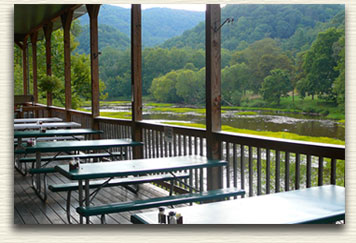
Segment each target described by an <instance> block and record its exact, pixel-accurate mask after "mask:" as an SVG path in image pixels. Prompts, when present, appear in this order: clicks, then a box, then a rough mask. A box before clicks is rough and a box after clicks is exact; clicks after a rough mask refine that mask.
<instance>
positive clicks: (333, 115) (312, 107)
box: [79, 96, 345, 145]
mask: <svg viewBox="0 0 356 243" xmlns="http://www.w3.org/2000/svg"><path fill="white" fill-rule="evenodd" d="M260 101H261V100H260ZM260 101H258V100H257V101H256V100H254V101H253V102H251V103H250V104H249V105H253V104H261V102H260ZM118 104H122V105H127V104H130V101H100V106H110V105H118ZM86 105H87V106H90V103H88V104H86ZM143 108H144V110H145V111H153V112H172V113H177V114H180V115H183V114H184V113H189V112H194V113H197V114H199V115H202V116H203V115H205V108H202V107H197V108H192V107H189V108H188V107H177V105H176V104H167V103H154V102H148V103H145V104H144V107H143ZM221 108H222V111H221V112H222V113H224V112H226V111H229V110H237V111H239V112H238V114H239V115H256V114H258V113H257V111H264V112H271V113H275V112H278V113H280V112H282V113H302V112H304V113H313V114H316V113H317V114H319V115H323V116H325V117H326V118H329V119H335V120H338V122H341V123H344V124H345V114H344V112H343V111H341V110H340V108H338V107H335V106H333V105H331V104H328V103H325V102H322V101H320V100H318V99H314V100H312V99H311V97H306V98H305V99H301V98H299V97H298V96H296V97H295V100H294V102H293V101H292V97H286V98H282V99H281V104H280V106H279V107H254V106H222V107H221ZM79 110H82V111H88V110H85V109H79ZM100 115H101V116H105V117H111V118H118V119H131V112H100ZM166 124H172V125H179V126H190V127H197V128H205V125H204V124H192V123H174V122H166ZM222 130H223V131H227V132H234V133H244V134H252V135H259V136H267V137H275V138H284V139H292V140H302V141H310V142H320V143H330V144H340V145H344V144H345V141H342V140H338V139H333V138H327V137H311V136H301V135H298V134H294V133H289V132H269V131H254V130H247V129H238V128H234V127H230V126H226V125H223V126H222Z"/></svg>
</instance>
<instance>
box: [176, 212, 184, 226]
mask: <svg viewBox="0 0 356 243" xmlns="http://www.w3.org/2000/svg"><path fill="white" fill-rule="evenodd" d="M176 218H177V224H183V216H182V215H181V214H180V213H177V214H176Z"/></svg>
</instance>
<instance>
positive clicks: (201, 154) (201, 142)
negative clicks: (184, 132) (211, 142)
mask: <svg viewBox="0 0 356 243" xmlns="http://www.w3.org/2000/svg"><path fill="white" fill-rule="evenodd" d="M199 142H200V144H199V145H200V146H199V147H200V156H203V155H204V150H203V146H204V139H203V137H200V139H199Z"/></svg>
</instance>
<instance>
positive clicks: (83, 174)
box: [55, 155, 227, 223]
mask: <svg viewBox="0 0 356 243" xmlns="http://www.w3.org/2000/svg"><path fill="white" fill-rule="evenodd" d="M226 165H227V162H226V161H224V160H208V159H207V158H206V157H205V156H199V155H190V156H178V157H168V158H153V159H137V160H125V161H117V162H115V161H113V162H105V163H90V164H81V165H80V168H79V170H72V171H71V170H69V166H68V165H57V166H55V170H56V171H58V172H59V173H61V174H62V175H64V176H65V177H67V178H68V179H70V180H77V181H78V187H79V207H82V206H83V201H85V206H86V207H88V206H89V200H90V199H89V195H90V193H89V184H90V180H92V179H103V178H109V180H111V179H112V178H114V177H123V176H141V175H145V174H151V173H174V172H176V171H181V170H189V171H191V170H192V169H199V168H211V167H220V166H226ZM190 183H191V181H190ZM83 199H84V200H83ZM80 222H81V223H83V217H80ZM88 222H89V218H88V217H87V223H88Z"/></svg>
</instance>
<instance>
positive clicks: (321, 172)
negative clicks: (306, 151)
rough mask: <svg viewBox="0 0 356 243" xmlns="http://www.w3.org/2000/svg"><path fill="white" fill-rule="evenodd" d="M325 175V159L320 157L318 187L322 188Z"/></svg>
mask: <svg viewBox="0 0 356 243" xmlns="http://www.w3.org/2000/svg"><path fill="white" fill-rule="evenodd" d="M323 173H324V158H323V157H321V156H320V157H319V168H318V186H322V185H323V184H324V183H323V180H324V178H323Z"/></svg>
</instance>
